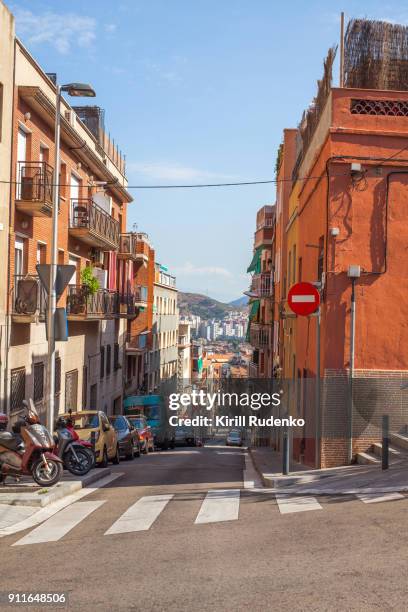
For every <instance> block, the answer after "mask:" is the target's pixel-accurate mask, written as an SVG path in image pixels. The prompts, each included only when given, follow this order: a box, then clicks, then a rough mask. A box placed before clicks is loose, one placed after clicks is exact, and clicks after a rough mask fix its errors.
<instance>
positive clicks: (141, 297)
mask: <svg viewBox="0 0 408 612" xmlns="http://www.w3.org/2000/svg"><path fill="white" fill-rule="evenodd" d="M135 306H136V308H146V307H147V287H144V286H142V285H139V286H138V287H136V288H135Z"/></svg>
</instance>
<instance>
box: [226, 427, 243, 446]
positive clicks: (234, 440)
mask: <svg viewBox="0 0 408 612" xmlns="http://www.w3.org/2000/svg"><path fill="white" fill-rule="evenodd" d="M226 444H227V446H242V435H241V432H239V431H237V430H232V431H230V432H229V434H228V435H227V441H226Z"/></svg>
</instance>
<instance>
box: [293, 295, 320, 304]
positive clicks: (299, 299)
mask: <svg viewBox="0 0 408 612" xmlns="http://www.w3.org/2000/svg"><path fill="white" fill-rule="evenodd" d="M291 301H292V302H293V303H299V304H300V303H304V302H315V301H316V296H315V295H292V297H291Z"/></svg>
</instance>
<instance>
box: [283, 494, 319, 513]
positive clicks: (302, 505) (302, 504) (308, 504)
mask: <svg viewBox="0 0 408 612" xmlns="http://www.w3.org/2000/svg"><path fill="white" fill-rule="evenodd" d="M276 501H277V502H278V507H279V511H280V513H281V514H290V513H292V512H306V511H307V510H322V509H323V508H322V507H321V505H320V504H319V502H318V501H317V500H316V499H315V498H314V497H291V496H290V495H280V494H277V495H276Z"/></svg>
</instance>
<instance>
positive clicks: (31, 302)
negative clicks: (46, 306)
mask: <svg viewBox="0 0 408 612" xmlns="http://www.w3.org/2000/svg"><path fill="white" fill-rule="evenodd" d="M15 295H16V297H15V302H14V309H15V311H16V313H18V314H24V315H34V314H35V313H36V310H37V304H38V281H37V279H33V278H24V279H19V280H18V281H17V287H16V294H15Z"/></svg>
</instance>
